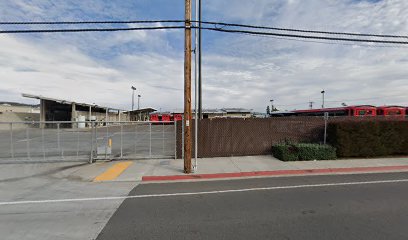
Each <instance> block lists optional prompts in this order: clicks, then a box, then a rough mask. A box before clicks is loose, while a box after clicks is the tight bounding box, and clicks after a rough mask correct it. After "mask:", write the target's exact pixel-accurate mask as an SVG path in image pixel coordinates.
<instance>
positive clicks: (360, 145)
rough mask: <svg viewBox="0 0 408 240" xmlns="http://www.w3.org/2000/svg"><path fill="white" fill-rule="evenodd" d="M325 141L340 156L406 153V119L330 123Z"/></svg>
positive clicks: (407, 126)
mask: <svg viewBox="0 0 408 240" xmlns="http://www.w3.org/2000/svg"><path fill="white" fill-rule="evenodd" d="M328 141H329V142H330V143H331V144H332V145H333V146H335V147H336V149H337V156H339V157H376V156H389V155H404V154H408V121H377V122H374V121H351V122H335V123H330V124H329V127H328Z"/></svg>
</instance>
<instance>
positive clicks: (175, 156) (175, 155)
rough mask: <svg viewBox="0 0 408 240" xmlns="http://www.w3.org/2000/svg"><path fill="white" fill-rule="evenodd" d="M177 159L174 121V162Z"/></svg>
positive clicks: (175, 123) (175, 122)
mask: <svg viewBox="0 0 408 240" xmlns="http://www.w3.org/2000/svg"><path fill="white" fill-rule="evenodd" d="M176 159H177V121H174V160H176Z"/></svg>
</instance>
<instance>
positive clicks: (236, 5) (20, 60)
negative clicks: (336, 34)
mask: <svg viewBox="0 0 408 240" xmlns="http://www.w3.org/2000/svg"><path fill="white" fill-rule="evenodd" d="M169 4H172V3H169ZM15 6H17V10H15V11H14V12H13V14H10V11H7V9H8V10H10V9H12V8H13V7H15ZM124 6H127V5H126V4H125V3H122V2H112V3H109V4H105V3H104V4H95V3H93V4H91V3H90V2H89V1H79V3H78V5H74V4H73V2H72V1H59V4H53V1H42V2H40V3H38V2H37V1H18V2H16V3H15V4H14V5H11V4H5V3H4V2H2V3H0V13H1V14H2V16H3V17H0V18H1V19H2V20H6V19H5V17H4V16H6V17H9V19H8V20H16V19H20V18H23V17H24V16H26V17H28V18H31V19H34V20H39V19H40V20H42V19H47V20H50V19H51V20H52V19H59V20H77V19H93V17H95V18H97V19H101V18H102V19H103V18H105V19H107V18H108V17H112V16H115V17H116V18H121V16H123V18H122V19H126V17H128V16H131V14H130V13H132V12H133V10H134V9H126V8H124ZM162 7H163V9H165V7H166V6H162ZM81 14H82V15H81ZM61 16H63V17H61ZM406 16H408V1H405V0H383V1H379V2H377V3H373V2H369V1H352V0H348V1H342V0H308V1H302V0H291V1H281V0H256V1H255V0H252V1H248V0H231V1H219V0H209V1H206V2H205V5H204V19H205V20H220V21H226V22H240V23H248V24H259V25H268V26H277V27H294V28H304V29H320V30H335V31H350V32H360V33H371V32H373V33H379V34H401V35H407V33H408V19H407V18H406ZM139 17H140V19H149V15H148V13H146V15H145V16H139ZM182 17H183V16H180V18H182ZM23 19H24V18H23ZM25 19H26V18H25ZM210 37H211V38H210ZM330 43H331V44H320V43H311V42H302V41H292V40H291V41H289V40H285V39H277V38H270V37H254V36H247V35H232V34H226V33H225V34H222V33H216V34H215V33H211V35H210V33H209V32H204V44H205V45H204V46H203V49H204V52H203V60H204V62H203V64H204V65H203V90H204V91H203V94H204V95H203V100H204V106H205V107H210V108H214V107H247V108H253V109H256V110H259V111H264V110H265V108H266V105H267V104H269V99H275V104H276V105H277V106H278V107H280V108H283V109H285V108H286V109H290V108H298V109H299V108H305V107H307V106H308V103H307V102H308V101H309V100H312V101H315V102H316V105H320V104H319V102H320V90H321V89H325V90H326V92H327V94H326V97H327V101H328V104H329V105H332V106H335V105H339V104H340V103H341V102H342V101H344V102H346V103H348V104H361V103H368V104H384V103H387V104H404V105H408V99H407V97H406V92H407V90H408V75H407V70H406V69H408V58H407V56H406V54H405V52H406V50H407V49H406V48H385V47H384V48H381V47H361V46H358V45H356V44H355V45H341V44H340V42H330ZM349 44H350V43H349ZM372 45H373V44H372ZM182 47H183V32H182V31H170V32H167V31H166V32H164V31H144V32H142V31H137V32H118V33H103V34H101V33H81V34H54V35H50V34H48V35H24V36H21V35H19V36H16V35H9V36H6V35H1V36H0V73H1V76H2V80H1V81H2V84H1V88H0V96H2V97H4V98H9V97H10V96H14V94H15V95H17V94H18V95H19V94H20V93H21V92H25V91H28V92H31V93H35V94H42V95H45V96H51V97H60V98H67V99H73V100H78V101H84V102H96V103H98V104H103V105H110V106H115V107H122V108H129V106H130V104H129V103H130V96H131V91H130V86H131V85H136V87H137V88H138V90H140V93H141V95H142V96H143V97H142V103H143V105H144V106H152V107H156V108H163V109H169V110H171V109H175V108H181V107H182V104H183V91H182V89H183V48H182ZM360 99H363V100H360ZM18 100H21V99H18Z"/></svg>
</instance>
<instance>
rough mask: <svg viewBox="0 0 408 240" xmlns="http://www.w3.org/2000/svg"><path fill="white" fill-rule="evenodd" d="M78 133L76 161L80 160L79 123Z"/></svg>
mask: <svg viewBox="0 0 408 240" xmlns="http://www.w3.org/2000/svg"><path fill="white" fill-rule="evenodd" d="M76 133H77V157H76V159H77V160H78V159H79V123H77V127H76Z"/></svg>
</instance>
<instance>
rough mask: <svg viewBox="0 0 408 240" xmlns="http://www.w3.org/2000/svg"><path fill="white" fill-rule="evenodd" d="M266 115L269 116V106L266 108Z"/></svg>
mask: <svg viewBox="0 0 408 240" xmlns="http://www.w3.org/2000/svg"><path fill="white" fill-rule="evenodd" d="M266 114H268V115H269V114H271V109H270V108H269V106H267V107H266Z"/></svg>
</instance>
